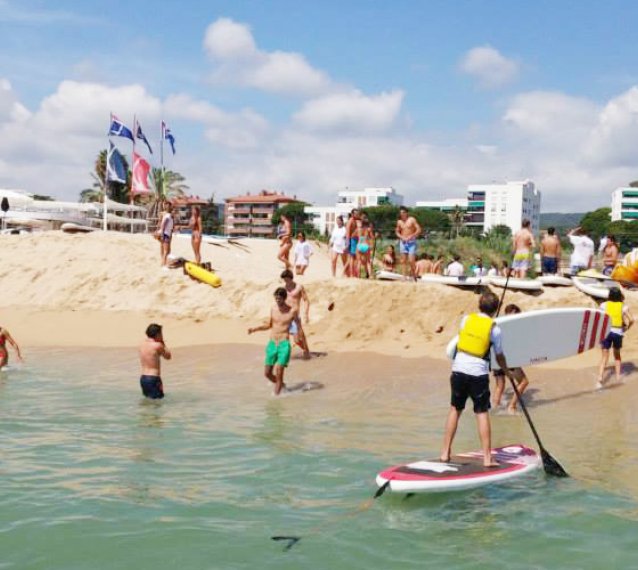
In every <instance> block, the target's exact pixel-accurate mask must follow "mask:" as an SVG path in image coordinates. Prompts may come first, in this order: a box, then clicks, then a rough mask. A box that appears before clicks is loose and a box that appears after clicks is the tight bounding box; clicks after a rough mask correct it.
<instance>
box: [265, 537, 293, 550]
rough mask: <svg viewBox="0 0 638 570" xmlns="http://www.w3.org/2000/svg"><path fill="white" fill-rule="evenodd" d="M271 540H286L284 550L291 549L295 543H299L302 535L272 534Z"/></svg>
mask: <svg viewBox="0 0 638 570" xmlns="http://www.w3.org/2000/svg"><path fill="white" fill-rule="evenodd" d="M270 539H271V540H276V541H284V542H286V543H287V544H286V546H285V547H284V552H286V551H288V550H290V549H291V548H292V547H293V546H294V545H295V544H297V543H298V542H299V541H300V540H301V537H300V536H271V537H270Z"/></svg>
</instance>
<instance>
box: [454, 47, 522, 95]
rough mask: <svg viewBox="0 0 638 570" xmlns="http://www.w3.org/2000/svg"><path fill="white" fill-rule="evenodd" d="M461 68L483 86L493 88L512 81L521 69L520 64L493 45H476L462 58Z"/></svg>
mask: <svg viewBox="0 0 638 570" xmlns="http://www.w3.org/2000/svg"><path fill="white" fill-rule="evenodd" d="M459 67H460V69H461V71H463V72H464V73H467V74H468V75H471V76H472V77H474V78H476V79H477V80H478V81H479V84H480V85H481V86H482V87H485V88H488V89H493V88H496V87H501V86H503V85H505V84H507V83H509V82H510V81H512V80H513V79H514V78H515V77H516V75H517V74H518V71H519V65H518V63H516V62H515V61H514V60H512V59H508V58H506V57H505V56H504V55H502V54H501V53H500V52H499V51H498V50H496V49H494V48H493V47H491V46H481V47H475V48H472V49H471V50H469V51H468V52H467V53H466V54H465V55H464V56H463V59H462V60H461V63H460V66H459Z"/></svg>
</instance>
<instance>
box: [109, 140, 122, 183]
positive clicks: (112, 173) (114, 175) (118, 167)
mask: <svg viewBox="0 0 638 570" xmlns="http://www.w3.org/2000/svg"><path fill="white" fill-rule="evenodd" d="M109 145H110V148H109V151H108V152H107V153H106V181H107V182H109V181H111V182H120V183H121V184H126V167H125V166H124V159H123V158H122V155H121V154H120V151H119V150H117V149H116V148H115V147H114V146H113V143H112V142H109Z"/></svg>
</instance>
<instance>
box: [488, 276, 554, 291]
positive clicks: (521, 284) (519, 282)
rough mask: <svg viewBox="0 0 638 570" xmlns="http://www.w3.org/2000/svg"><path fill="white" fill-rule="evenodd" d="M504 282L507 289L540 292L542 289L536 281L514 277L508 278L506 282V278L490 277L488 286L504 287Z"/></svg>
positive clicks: (540, 284)
mask: <svg viewBox="0 0 638 570" xmlns="http://www.w3.org/2000/svg"><path fill="white" fill-rule="evenodd" d="M506 282H507V288H508V289H518V290H521V291H540V290H541V289H542V288H543V284H542V283H541V282H540V281H539V280H538V279H518V278H516V277H510V278H509V281H508V279H507V277H501V276H499V277H490V285H494V286H495V287H505V283H506Z"/></svg>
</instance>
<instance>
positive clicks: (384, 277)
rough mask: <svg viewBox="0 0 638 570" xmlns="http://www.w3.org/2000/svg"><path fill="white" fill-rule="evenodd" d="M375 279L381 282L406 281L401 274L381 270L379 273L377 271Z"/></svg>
mask: <svg viewBox="0 0 638 570" xmlns="http://www.w3.org/2000/svg"><path fill="white" fill-rule="evenodd" d="M377 279H380V280H381V281H406V280H407V279H408V278H407V277H405V276H404V275H402V274H401V273H395V272H394V271H386V270H385V269H382V270H381V271H377Z"/></svg>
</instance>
